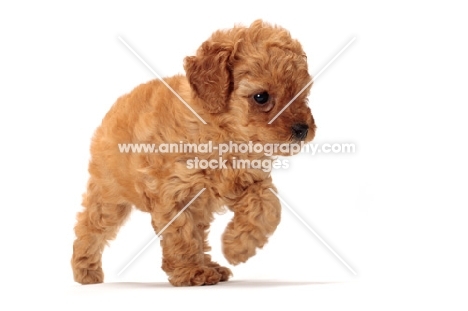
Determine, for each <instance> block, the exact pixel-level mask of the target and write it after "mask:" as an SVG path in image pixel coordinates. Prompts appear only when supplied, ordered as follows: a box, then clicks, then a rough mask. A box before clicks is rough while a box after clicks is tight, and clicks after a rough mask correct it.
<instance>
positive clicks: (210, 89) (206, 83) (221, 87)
mask: <svg viewBox="0 0 468 311" xmlns="http://www.w3.org/2000/svg"><path fill="white" fill-rule="evenodd" d="M232 51H233V48H232V47H231V46H229V45H222V44H220V43H212V42H209V41H207V42H205V43H203V44H202V46H201V47H200V48H199V49H198V51H197V55H196V56H189V57H186V58H185V60H184V68H185V72H186V73H187V78H188V81H189V83H190V86H191V87H192V89H193V90H194V91H195V94H196V95H197V96H198V97H199V98H201V99H202V100H203V102H204V108H205V109H206V110H207V111H208V112H210V113H221V112H223V111H225V110H226V108H227V103H228V101H229V97H230V95H231V92H232V85H233V83H232V72H231V65H230V61H229V59H230V57H231V54H232Z"/></svg>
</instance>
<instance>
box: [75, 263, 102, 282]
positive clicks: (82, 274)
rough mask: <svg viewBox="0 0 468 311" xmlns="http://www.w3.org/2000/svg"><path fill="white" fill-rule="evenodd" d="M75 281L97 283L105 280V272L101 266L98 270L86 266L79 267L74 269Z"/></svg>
mask: <svg viewBox="0 0 468 311" xmlns="http://www.w3.org/2000/svg"><path fill="white" fill-rule="evenodd" d="M73 276H74V278H75V281H76V282H78V283H81V284H83V285H85V284H97V283H102V282H104V273H103V272H102V269H101V268H100V267H99V268H98V269H96V270H89V269H86V268H77V269H74V270H73Z"/></svg>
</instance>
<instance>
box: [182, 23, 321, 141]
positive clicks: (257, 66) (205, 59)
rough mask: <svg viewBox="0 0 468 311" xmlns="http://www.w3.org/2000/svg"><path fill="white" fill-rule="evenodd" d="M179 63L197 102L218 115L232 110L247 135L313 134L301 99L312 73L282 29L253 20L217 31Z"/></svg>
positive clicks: (287, 137) (301, 137) (288, 137)
mask: <svg viewBox="0 0 468 311" xmlns="http://www.w3.org/2000/svg"><path fill="white" fill-rule="evenodd" d="M184 67H185V70H186V73H187V78H188V80H189V83H190V86H191V88H192V89H193V91H194V93H195V94H196V96H197V97H198V98H200V99H201V101H202V103H203V108H204V109H205V110H206V111H208V112H209V113H211V114H214V115H217V116H218V119H224V120H228V119H229V116H233V117H234V118H235V122H237V123H238V124H239V125H240V128H241V131H242V132H243V134H245V136H247V137H248V138H249V140H250V141H254V142H255V141H258V142H263V143H265V142H268V143H273V142H274V143H294V142H299V141H305V142H309V141H311V140H312V139H313V137H314V135H315V122H314V119H313V117H312V114H311V110H310V108H309V107H308V104H307V95H308V93H309V90H310V87H311V80H312V77H311V76H310V75H309V72H308V68H307V57H306V55H305V53H304V51H303V49H302V47H301V45H300V43H299V42H298V41H297V40H295V39H292V38H291V36H290V34H289V32H288V31H287V30H285V29H283V28H281V27H278V26H272V25H269V24H266V23H264V22H262V21H260V20H258V21H255V22H254V23H252V24H251V25H250V27H248V28H246V27H235V28H233V29H229V30H223V31H217V32H215V33H214V34H213V35H212V36H211V38H210V39H209V40H207V41H206V42H204V43H203V44H202V46H201V47H200V48H199V49H198V51H197V55H196V56H190V57H187V58H186V59H185V62H184ZM291 101H292V102H291ZM288 104H289V105H288Z"/></svg>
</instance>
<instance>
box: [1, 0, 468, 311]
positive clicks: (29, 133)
mask: <svg viewBox="0 0 468 311" xmlns="http://www.w3.org/2000/svg"><path fill="white" fill-rule="evenodd" d="M15 3H16V4H15V5H7V4H5V2H2V4H1V5H0V56H1V57H0V82H1V84H0V138H1V140H0V143H1V153H0V157H1V161H0V181H1V185H2V188H1V189H2V190H1V191H2V192H1V199H2V205H3V208H2V215H1V217H0V230H1V231H0V233H1V234H0V242H1V244H0V245H1V255H0V263H1V268H2V269H1V271H2V274H1V277H0V280H1V282H2V284H3V291H2V297H3V298H2V299H1V300H0V301H1V302H0V304H10V305H9V306H8V307H0V308H1V309H7V308H8V309H19V308H20V307H21V306H22V305H23V304H26V305H30V308H31V307H38V306H41V305H44V306H52V305H54V304H59V305H60V306H61V307H62V309H64V310H65V309H84V308H86V310H96V309H101V308H103V309H106V310H107V309H111V308H116V309H121V308H122V309H123V308H132V309H136V308H140V307H139V306H140V305H141V306H142V307H146V308H152V309H157V308H160V310H162V309H163V308H170V309H172V310H179V309H182V308H190V309H195V310H198V309H204V310H210V309H239V308H240V307H243V308H245V309H246V310H250V309H253V308H254V307H255V308H261V309H266V308H270V307H273V306H275V307H278V308H280V307H289V308H300V309H316V310H344V309H346V310H358V309H359V310H385V309H389V310H390V309H391V310H395V309H397V308H398V309H400V310H401V309H403V310H417V309H422V308H423V307H433V308H435V309H439V310H440V309H445V310H457V309H458V310H461V309H465V310H466V308H467V306H468V305H467V301H466V292H467V285H466V282H467V277H468V273H467V272H468V271H467V267H466V263H467V262H468V254H467V245H468V243H467V237H468V232H467V231H468V230H467V228H468V226H467V224H466V223H467V214H466V209H467V208H468V204H467V198H466V195H467V189H468V187H467V176H468V175H467V174H468V170H467V164H466V163H467V155H468V152H467V147H466V145H467V139H466V135H467V134H468V131H467V125H466V120H465V119H466V117H467V115H466V110H467V109H466V106H467V104H468V101H467V99H468V96H467V93H466V90H467V88H466V87H467V82H468V78H467V77H468V75H467V71H468V61H467V59H468V58H467V55H468V46H467V36H466V29H467V26H468V25H467V19H466V10H465V9H464V8H463V7H462V6H461V5H459V4H457V2H455V1H444V4H441V3H439V4H437V3H436V2H427V1H419V2H418V1H391V2H388V3H387V4H381V3H380V2H377V1H354V2H353V3H351V1H327V4H326V5H324V4H318V3H316V2H310V3H308V4H307V5H306V4H305V3H306V2H305V1H292V0H290V1H282V2H279V1H255V2H254V1H229V2H226V3H224V2H220V1H219V2H206V1H191V2H189V1H186V3H185V2H182V1H172V2H171V4H168V3H169V1H165V2H164V3H165V4H161V3H162V2H156V1H151V2H150V1H148V2H142V1H132V2H131V4H125V5H124V4H120V3H116V2H108V3H107V4H98V3H97V2H91V1H88V2H87V1H80V2H77V4H75V5H70V4H64V3H59V2H58V1H56V2H50V1H41V2H33V1H27V2H22V3H21V2H15ZM129 3H130V2H129ZM157 3H159V4H157ZM257 18H263V19H264V20H266V21H270V22H273V23H277V24H279V25H282V26H284V27H285V28H287V29H289V30H290V31H291V33H292V35H293V36H294V37H295V38H297V39H299V40H300V41H301V42H302V44H303V47H304V49H305V51H306V52H307V54H308V59H309V62H310V71H311V73H312V74H314V73H317V72H318V71H319V70H320V69H321V68H323V66H324V65H325V64H326V63H327V62H328V61H329V60H330V59H332V57H333V56H334V55H335V54H336V53H337V52H338V51H339V50H340V49H341V48H342V47H343V46H344V45H345V44H346V43H347V42H348V41H349V40H351V38H353V37H356V40H355V42H354V43H353V44H352V45H351V46H350V47H349V49H348V50H346V51H345V52H344V53H343V54H342V55H341V56H340V57H339V58H338V59H337V60H336V61H335V62H334V63H333V64H332V65H331V66H330V67H329V68H328V69H327V70H326V71H325V72H324V73H323V74H322V75H321V76H320V78H319V79H317V81H316V83H315V85H314V86H313V88H312V93H311V97H310V103H311V107H312V110H313V113H314V116H315V118H316V121H317V124H318V132H317V133H318V134H317V142H351V143H355V144H356V145H357V152H356V153H355V154H352V155H318V156H315V157H311V156H307V155H300V156H298V157H295V158H291V159H290V162H291V167H290V169H288V170H286V171H276V172H274V179H275V182H276V185H277V187H278V189H279V191H280V195H281V196H282V197H283V198H284V200H285V201H286V202H288V204H289V205H290V206H291V207H292V208H294V209H295V211H296V212H297V213H298V214H299V215H300V216H301V217H302V218H303V219H304V220H305V221H306V222H307V223H308V224H309V225H310V226H311V227H312V228H314V229H315V230H316V231H317V233H318V234H320V236H321V237H323V238H324V239H325V240H326V241H327V242H328V243H329V244H330V246H331V247H333V249H335V250H336V252H337V253H339V254H340V255H341V256H342V257H343V259H344V260H346V262H347V263H348V264H349V265H350V266H351V267H353V269H355V270H356V272H357V276H354V275H353V274H352V273H351V272H350V271H349V270H348V269H347V268H346V267H345V266H344V265H343V264H342V263H340V262H339V261H338V260H337V259H336V258H335V257H334V256H333V255H332V254H331V253H330V252H329V251H328V250H327V249H326V248H325V247H324V246H323V245H322V244H321V243H320V242H319V241H318V240H317V238H316V237H315V236H314V235H313V234H312V233H310V232H309V231H308V230H307V229H306V228H305V227H304V226H303V225H302V224H301V223H300V222H299V221H298V220H297V219H296V218H295V217H294V216H293V215H292V214H291V213H290V212H289V211H288V210H287V209H286V208H285V207H284V208H283V221H282V223H281V225H280V226H279V228H278V230H277V231H276V233H275V235H274V236H273V237H272V238H271V240H270V243H269V244H268V245H267V246H266V247H265V249H264V250H261V251H259V252H258V255H257V256H256V257H254V258H252V259H251V260H250V261H248V262H247V263H246V264H242V265H240V266H237V267H233V268H232V269H233V272H234V275H235V276H234V278H233V279H232V281H230V282H228V283H224V284H221V285H217V286H210V287H199V288H174V287H171V286H170V285H169V284H168V282H167V279H166V276H165V274H164V273H163V272H162V271H161V269H160V265H161V250H160V247H159V245H158V243H154V245H152V246H151V247H150V248H148V249H147V251H146V252H144V253H143V255H142V256H141V257H140V258H139V259H138V260H137V261H135V262H134V264H133V265H131V266H130V267H129V268H128V269H127V270H126V271H125V272H124V273H123V274H122V275H121V276H117V273H118V271H119V270H120V269H121V268H122V267H123V266H124V265H125V264H126V263H127V262H128V260H130V259H131V258H132V256H133V255H134V254H136V253H137V252H138V250H139V249H140V248H141V247H142V246H143V245H145V244H146V243H147V242H148V241H149V240H150V239H151V238H152V236H153V232H152V228H151V225H150V219H149V216H148V215H145V214H143V213H140V212H135V213H133V214H132V217H131V219H130V220H129V222H128V223H127V224H126V225H125V227H124V228H123V229H122V230H121V233H120V234H119V236H118V238H117V240H115V241H114V242H112V243H111V245H110V246H111V247H110V248H108V249H106V251H105V254H104V271H105V274H106V282H107V283H105V284H101V285H90V286H81V285H78V284H76V283H74V282H73V277H72V272H71V268H70V264H69V262H70V257H71V253H72V242H73V239H74V233H73V226H74V223H75V215H76V213H77V212H78V211H79V210H80V209H81V206H80V202H81V194H82V193H83V191H84V190H85V184H86V180H87V177H88V175H87V161H88V159H89V151H88V150H89V149H88V148H89V143H90V138H91V136H92V133H93V131H94V129H95V128H96V127H97V126H98V125H99V123H100V121H101V119H102V117H103V116H104V114H105V113H106V112H107V110H108V109H109V108H110V106H111V105H112V104H113V103H114V101H115V100H116V98H117V97H119V96H120V95H122V94H124V93H126V92H128V91H130V90H131V89H133V88H134V87H135V86H136V85H138V84H140V83H143V82H146V81H148V80H150V79H153V78H154V76H153V75H152V74H151V72H150V71H149V70H148V69H147V68H145V67H144V66H143V65H142V64H141V63H140V62H139V61H138V60H137V59H136V58H135V57H134V56H133V55H132V54H131V53H130V52H129V51H128V50H127V49H126V48H125V46H124V45H123V44H122V43H121V42H120V41H119V40H118V36H122V37H123V38H125V40H127V41H128V42H129V44H130V45H132V46H133V47H134V48H135V50H136V51H138V52H139V53H140V55H142V57H143V58H145V59H146V60H147V61H148V63H149V64H151V66H152V67H153V68H154V69H155V70H156V71H157V72H158V73H159V74H160V75H162V76H170V75H173V74H176V73H181V72H183V68H182V60H183V58H184V57H185V56H187V55H193V53H194V52H195V50H196V48H197V47H198V46H199V45H200V44H201V43H202V42H203V41H204V40H205V39H207V38H208V36H209V35H210V34H211V33H212V32H213V31H214V30H217V29H219V28H229V27H232V26H233V25H234V24H235V23H243V24H247V25H248V24H249V23H251V22H252V21H253V20H255V19H257ZM229 217H231V215H230V214H227V215H223V216H221V217H219V219H218V220H217V221H216V223H215V224H214V225H213V230H212V234H211V241H212V244H213V252H212V253H213V257H214V258H215V259H217V260H218V261H219V262H221V263H226V261H225V260H224V258H223V257H222V254H221V251H220V243H219V240H220V235H221V233H222V231H223V229H224V226H225V224H226V222H227V221H228V220H229ZM463 293H464V294H463ZM294 306H297V307H294ZM299 306H301V307H299Z"/></svg>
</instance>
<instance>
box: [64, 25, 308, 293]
mask: <svg viewBox="0 0 468 311" xmlns="http://www.w3.org/2000/svg"><path fill="white" fill-rule="evenodd" d="M184 68H185V71H186V75H185V76H184V75H177V76H174V77H170V78H166V79H164V81H166V82H167V83H168V84H169V85H170V86H171V87H172V88H173V89H174V90H175V91H176V92H177V93H178V94H179V95H180V96H181V97H182V98H183V99H184V100H185V101H186V102H187V103H189V104H190V106H191V107H192V108H193V109H194V110H195V111H196V112H197V113H198V114H199V115H200V117H201V118H202V119H203V120H205V121H206V123H207V124H203V123H202V122H201V121H200V120H199V119H198V118H197V116H196V115H195V114H194V113H192V111H190V110H189V109H188V108H187V107H186V106H185V105H184V104H182V103H181V101H180V100H179V99H178V98H177V97H176V96H175V95H174V94H173V93H172V92H171V91H170V90H169V89H168V88H167V87H166V86H165V85H164V84H163V83H162V82H161V81H159V80H154V81H150V82H148V83H146V84H142V85H140V86H138V87H136V88H135V89H134V90H133V91H132V92H130V93H129V94H127V95H124V96H122V97H121V98H119V99H118V100H117V102H116V103H115V104H114V105H113V106H112V108H111V109H110V111H109V112H108V113H107V115H106V116H105V117H104V119H103V121H102V124H101V126H100V127H99V128H98V129H97V130H96V132H95V134H94V137H93V139H92V144H91V160H90V163H89V174H90V178H89V182H88V185H87V191H86V193H85V194H84V196H83V203H82V205H83V207H84V209H83V210H82V211H81V212H80V213H79V214H78V216H77V220H78V221H77V224H76V226H75V233H76V240H75V242H74V244H73V256H72V261H71V263H72V268H73V273H74V279H75V280H76V281H77V282H79V283H82V284H91V283H100V282H103V280H104V274H103V270H102V266H101V255H102V252H103V250H104V247H105V245H106V243H107V241H109V240H111V239H114V238H115V236H116V234H117V231H118V229H119V227H120V226H121V225H122V224H123V223H124V221H125V220H126V219H127V217H128V216H129V214H130V212H131V210H132V207H133V206H135V207H136V208H138V209H140V210H142V211H145V212H148V213H150V214H151V217H152V226H153V228H154V230H155V232H156V233H159V232H160V231H161V230H162V229H163V227H164V226H166V225H167V224H168V223H169V222H170V221H171V220H172V219H173V218H174V217H175V216H176V214H177V213H178V212H179V211H180V210H181V209H182V208H183V207H184V206H185V205H186V204H187V203H188V202H189V201H190V200H191V199H192V198H194V196H195V195H196V194H197V193H199V192H200V191H201V190H202V189H203V188H205V191H203V192H202V194H201V195H200V196H199V197H198V198H196V200H194V202H193V203H192V204H191V205H190V206H189V207H188V208H187V209H186V210H185V211H184V212H183V213H182V214H181V215H180V216H179V217H177V218H176V219H175V220H174V221H173V222H172V223H171V225H170V226H168V227H167V229H165V230H164V232H163V233H162V240H161V241H160V244H161V246H162V250H163V261H162V269H163V270H164V271H165V272H166V273H167V275H168V277H169V281H170V283H171V284H173V285H175V286H188V285H204V284H216V283H218V282H219V281H226V280H228V278H229V277H230V276H231V271H230V269H228V268H226V267H222V266H220V265H219V264H217V263H216V262H214V261H212V259H211V256H210V255H209V254H207V252H209V251H210V247H209V245H208V242H207V234H208V230H209V227H210V223H211V221H212V220H213V215H214V213H216V212H220V211H222V210H223V209H224V208H225V207H227V208H228V209H230V210H231V211H232V212H233V213H234V216H233V219H232V221H231V222H230V223H229V224H228V226H227V228H226V230H225V232H224V234H223V237H222V242H223V253H224V256H225V258H226V259H227V260H228V261H229V263H231V264H233V265H237V264H239V263H242V262H245V261H247V259H248V258H250V257H251V256H253V255H254V254H255V253H256V250H257V249H258V248H262V247H263V246H264V245H265V243H267V240H268V237H269V236H270V235H271V234H272V233H273V232H274V231H275V229H276V227H277V226H278V224H279V222H280V215H281V212H280V210H281V207H280V202H279V200H278V198H277V197H276V196H275V194H274V193H273V192H272V191H271V190H270V188H271V189H273V190H275V191H276V189H275V187H274V185H273V183H272V179H271V176H270V174H269V173H268V172H265V171H263V170H261V169H253V168H250V169H249V168H243V169H238V168H233V167H232V165H231V164H230V162H228V168H227V169H200V168H199V169H196V168H188V167H187V160H189V159H193V158H194V157H195V156H196V157H198V158H199V159H218V158H219V155H218V153H217V152H213V153H199V154H195V155H194V154H184V153H177V154H174V153H131V152H130V153H121V152H120V151H119V148H118V145H119V144H124V143H136V144H139V143H152V144H156V145H157V144H162V143H179V142H184V143H206V142H209V141H212V142H213V144H216V143H225V142H229V141H233V142H249V141H251V142H254V143H262V144H265V143H288V144H289V143H290V144H293V143H297V142H298V141H305V142H308V141H310V140H312V138H313V137H314V134H315V123H314V119H313V117H312V114H311V111H310V109H309V107H308V105H307V95H308V92H309V88H310V87H309V88H307V89H306V90H305V91H304V92H303V93H301V95H300V96H298V97H297V98H296V99H295V101H294V102H293V103H292V104H291V105H290V106H289V107H288V108H287V109H286V110H285V111H284V112H283V113H282V114H281V115H280V116H279V117H278V118H277V119H276V120H275V121H274V122H272V124H268V122H269V121H270V120H271V119H272V118H273V117H274V116H275V115H276V114H277V113H278V112H279V111H280V110H281V109H282V108H283V107H284V106H285V105H286V104H287V103H288V102H289V101H290V100H291V99H292V98H294V96H296V94H298V93H299V92H300V91H301V89H302V88H304V86H306V85H307V84H308V83H309V82H310V81H311V76H310V75H309V73H308V69H307V58H306V55H305V53H304V51H303V49H302V47H301V45H300V43H299V42H298V41H296V40H295V39H292V38H291V36H290V34H289V32H288V31H287V30H285V29H283V28H281V27H278V26H273V25H270V24H267V23H264V22H262V21H260V20H258V21H255V22H254V23H252V24H251V25H250V27H242V26H236V27H234V28H232V29H228V30H220V31H216V32H215V33H214V34H213V35H212V36H211V37H210V38H209V39H208V40H207V41H206V42H204V43H203V44H202V46H201V47H200V48H199V49H198V51H197V53H196V55H195V56H190V57H187V58H186V59H185V60H184ZM265 92H266V93H267V94H268V101H267V102H266V103H261V104H259V103H257V102H256V101H255V98H254V96H255V94H262V93H263V94H265ZM295 124H303V127H307V130H306V132H305V133H303V134H304V135H302V136H301V137H300V139H297V137H295V136H294V135H295V134H294V133H296V132H294V130H293V129H292V128H293V127H294V126H295ZM296 134H297V133H296ZM296 136H297V135H296ZM233 157H236V158H237V159H250V160H252V159H269V158H271V157H268V156H266V155H264V154H255V153H248V154H245V153H235V152H231V153H227V154H224V155H223V159H228V160H229V161H230V160H231V159H232V158H233Z"/></svg>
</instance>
